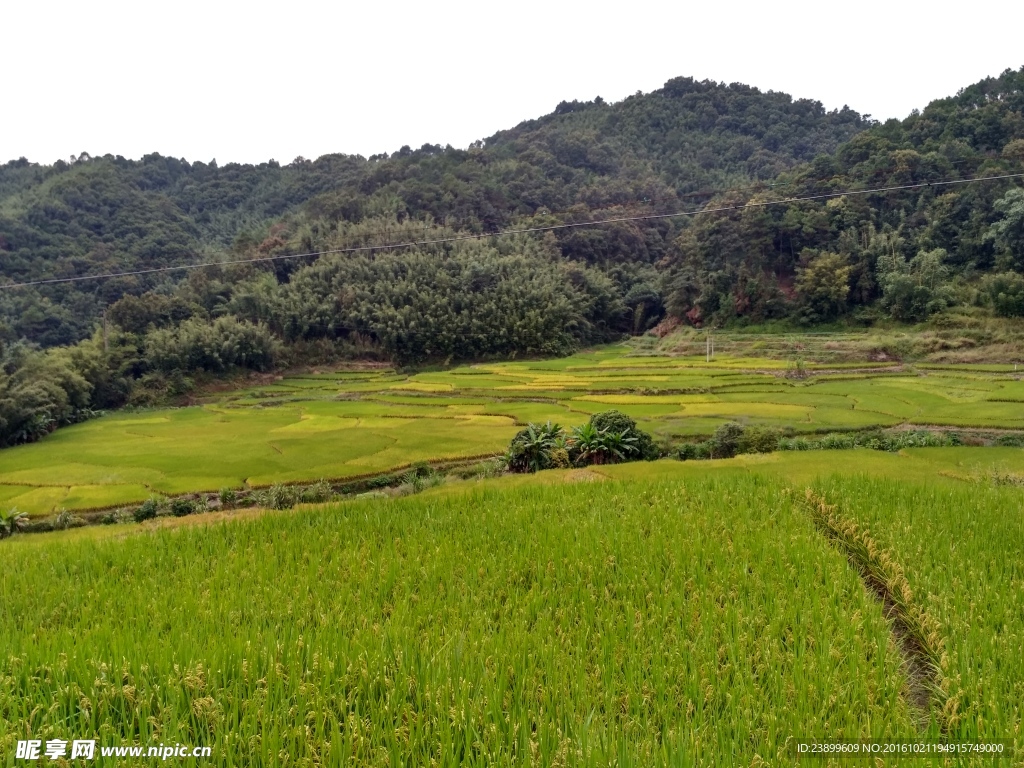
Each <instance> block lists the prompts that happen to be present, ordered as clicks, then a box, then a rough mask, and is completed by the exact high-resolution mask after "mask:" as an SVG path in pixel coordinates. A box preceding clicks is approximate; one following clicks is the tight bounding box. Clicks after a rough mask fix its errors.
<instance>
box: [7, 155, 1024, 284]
mask: <svg viewBox="0 0 1024 768" xmlns="http://www.w3.org/2000/svg"><path fill="white" fill-rule="evenodd" d="M1022 177H1024V173H1007V174H1002V175H999V176H982V177H979V178H974V179H950V180H947V181H922V182H919V183H916V184H901V185H898V186H893V187H876V188H873V189H847V190H842V191H839V192H824V193H821V194H817V195H805V196H803V197H786V198H781V199H779V200H765V201H760V202H754V203H743V204H741V205H726V206H720V207H718V208H702V209H696V210H690V211H676V212H674V213H649V214H644V215H640V216H617V217H613V218H609V219H599V220H596V221H579V222H567V223H562V224H548V225H545V226H540V227H523V228H520V229H506V230H502V231H499V232H484V233H479V234H476V233H472V234H465V235H454V236H452V237H441V238H434V239H431V240H410V241H406V242H402V243H390V244H385V245H360V246H353V247H349V248H331V249H327V250H323V251H310V252H307V253H285V254H278V255H276V256H260V257H258V258H249V259H231V260H227V261H208V262H202V263H198V264H181V265H178V266H172V267H151V268H149V269H136V270H130V271H126V272H107V273H105V274H99V275H78V276H75V277H54V278H48V279H45V280H29V281H26V282H22V283H8V284H6V285H0V289H5V290H9V289H12V288H27V287H31V286H36V285H56V284H61V283H77V282H83V281H86V280H107V279H110V278H115V277H134V276H136V275H152V274H161V273H167V272H180V271H186V270H192V269H202V268H204V267H226V266H234V265H238V264H259V263H265V262H273V261H283V260H286V259H304V258H314V257H320V256H331V255H337V254H343V253H366V252H368V251H391V250H398V249H400V248H413V247H416V246H425V245H444V244H447V243H457V242H462V241H465V240H482V239H484V238H489V237H503V236H507V235H526V234H538V233H541V232H554V231H558V230H564V229H578V228H582V227H596V226H601V225H603V224H622V223H625V222H630V221H657V220H661V219H672V218H679V217H683V216H697V215H699V214H703V213H728V212H730V211H741V210H745V209H748V208H767V207H769V206H773V205H788V204H791V203H801V202H809V201H813V200H828V199H834V198H837V197H853V196H860V195H877V194H883V193H885V192H900V191H905V190H908V189H923V188H925V187H946V186H953V185H957V184H976V183H979V182H983V181H1001V180H1006V179H1019V178H1022Z"/></svg>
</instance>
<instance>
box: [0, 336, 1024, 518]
mask: <svg viewBox="0 0 1024 768" xmlns="http://www.w3.org/2000/svg"><path fill="white" fill-rule="evenodd" d="M791 367H792V366H791V364H790V363H787V362H786V361H783V360H777V359H768V358H764V359H761V358H755V357H722V356H720V357H718V358H716V360H715V361H714V362H712V363H707V362H706V361H705V359H704V357H703V356H701V357H692V356H689V357H687V356H681V357H673V356H652V355H640V354H637V353H636V351H635V350H633V349H632V348H630V347H626V346H610V347H604V348H600V349H597V350H594V351H590V352H586V353H581V354H577V355H574V356H572V357H567V358H562V359H558V360H545V361H532V362H504V363H493V364H480V365H473V366H463V367H457V368H453V369H450V370H445V371H436V372H421V373H416V374H409V375H406V374H400V373H397V372H395V371H393V370H387V369H374V370H361V371H339V372H323V373H307V374H303V375H294V376H289V377H285V378H282V379H280V380H278V381H274V382H272V383H269V384H266V385H263V386H256V387H251V388H247V389H242V390H238V391H235V392H230V393H226V394H219V395H217V396H211V397H210V398H209V400H208V401H207V402H206V403H205V404H203V405H200V406H195V407H189V408H167V409H153V410H146V411H140V412H134V413H131V412H117V413H112V414H109V415H107V416H104V417H101V418H98V419H94V420H92V421H89V422H86V423H83V424H78V425H74V426H71V427H66V428H63V429H60V430H58V431H57V432H55V433H53V434H52V435H50V436H49V437H47V438H45V439H44V440H42V441H40V442H39V443H35V444H32V445H25V446H18V447H16V448H12V449H7V450H4V451H3V452H0V504H2V505H5V506H16V507H17V508H18V509H20V510H21V511H23V512H27V513H29V514H33V515H41V514H49V513H51V512H53V511H55V510H58V509H60V508H66V509H69V510H86V509H100V508H109V507H116V506H119V505H126V504H131V503H138V502H140V501H142V500H144V499H146V498H148V497H149V496H152V495H174V494H179V493H186V492H195V491H217V490H219V489H221V488H225V487H243V486H246V485H248V486H252V487H259V486H267V485H271V484H274V483H288V482H299V481H311V480H316V479H319V478H327V479H332V480H333V479H345V478H357V477H365V476H370V475H374V474H379V473H383V472H387V471H389V470H394V469H398V468H402V467H406V466H409V465H411V464H413V463H416V462H421V461H429V462H436V461H443V460H455V459H466V458H471V457H480V456H487V455H493V454H496V453H498V452H500V451H501V450H502V449H503V448H504V446H505V445H506V444H507V442H508V440H509V439H510V438H511V437H512V435H513V434H515V432H516V431H517V430H518V429H519V428H520V427H521V426H522V425H523V424H525V423H526V422H530V421H546V420H549V419H550V420H552V421H555V422H558V423H561V424H564V425H574V424H579V423H582V422H584V421H585V420H586V419H587V418H589V416H590V415H591V414H592V413H594V412H597V411H601V410H607V409H609V408H616V409H618V410H622V411H624V412H626V413H628V414H630V415H631V416H633V417H634V418H636V419H637V421H638V422H639V423H640V426H641V427H643V428H644V429H647V430H649V431H650V432H652V433H653V434H654V435H655V437H656V438H657V439H659V440H660V441H662V442H663V443H671V442H673V441H678V440H681V439H685V438H688V437H694V436H699V435H706V434H710V433H711V432H712V431H714V429H715V428H716V427H717V426H719V425H720V424H722V423H724V422H726V421H739V422H741V423H744V424H759V425H770V426H776V427H779V428H784V429H788V430H792V431H795V432H826V431H831V430H851V429H864V428H870V427H891V426H894V425H899V424H916V425H940V426H956V427H979V428H1010V429H1024V381H1021V378H1020V374H1017V373H1016V372H1014V371H1013V370H1012V367H1010V366H987V367H979V366H975V367H973V368H971V367H964V366H960V367H954V366H950V367H943V366H938V365H929V366H928V367H927V368H924V367H922V368H920V369H916V370H909V369H896V368H893V367H892V366H887V365H886V364H880V363H849V362H835V363H818V364H814V363H808V364H807V366H806V371H807V373H808V374H809V375H808V376H807V377H806V378H800V379H797V378H790V377H787V373H792V371H790V370H788V369H789V368H791Z"/></svg>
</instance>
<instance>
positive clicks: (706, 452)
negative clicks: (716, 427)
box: [678, 440, 711, 461]
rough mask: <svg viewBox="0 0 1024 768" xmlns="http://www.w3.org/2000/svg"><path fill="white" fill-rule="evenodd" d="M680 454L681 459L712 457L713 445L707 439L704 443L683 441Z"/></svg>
mask: <svg viewBox="0 0 1024 768" xmlns="http://www.w3.org/2000/svg"><path fill="white" fill-rule="evenodd" d="M678 456H679V460H680V461H687V460H691V459H710V458H711V446H710V444H709V443H708V441H706V440H705V441H704V442H702V443H683V444H682V445H681V446H680V447H679V453H678Z"/></svg>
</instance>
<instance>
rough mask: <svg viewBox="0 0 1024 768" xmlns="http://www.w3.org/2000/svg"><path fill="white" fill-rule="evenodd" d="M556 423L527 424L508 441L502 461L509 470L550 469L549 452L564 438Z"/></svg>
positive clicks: (533, 470) (535, 470)
mask: <svg viewBox="0 0 1024 768" xmlns="http://www.w3.org/2000/svg"><path fill="white" fill-rule="evenodd" d="M564 437H565V433H564V432H563V430H562V428H561V427H560V426H559V425H558V424H552V423H551V422H550V421H549V422H547V423H546V424H543V425H541V424H533V423H530V424H527V425H526V428H525V429H521V430H519V432H517V433H516V435H515V437H513V438H512V442H511V443H509V446H508V450H507V451H506V452H505V455H504V457H503V461H504V463H505V464H506V466H507V467H508V470H509V471H510V472H538V471H540V470H542V469H550V468H551V467H552V463H551V452H552V450H554V449H555V448H556V447H558V446H559V445H560V444H561V443H562V441H563V440H564Z"/></svg>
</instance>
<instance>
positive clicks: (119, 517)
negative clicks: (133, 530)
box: [114, 509, 135, 524]
mask: <svg viewBox="0 0 1024 768" xmlns="http://www.w3.org/2000/svg"><path fill="white" fill-rule="evenodd" d="M134 521H135V514H134V513H133V512H132V510H130V509H119V510H117V512H115V513H114V522H115V523H118V524H121V523H132V522H134Z"/></svg>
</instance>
